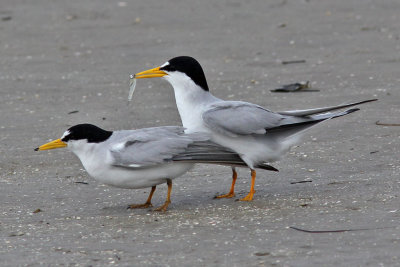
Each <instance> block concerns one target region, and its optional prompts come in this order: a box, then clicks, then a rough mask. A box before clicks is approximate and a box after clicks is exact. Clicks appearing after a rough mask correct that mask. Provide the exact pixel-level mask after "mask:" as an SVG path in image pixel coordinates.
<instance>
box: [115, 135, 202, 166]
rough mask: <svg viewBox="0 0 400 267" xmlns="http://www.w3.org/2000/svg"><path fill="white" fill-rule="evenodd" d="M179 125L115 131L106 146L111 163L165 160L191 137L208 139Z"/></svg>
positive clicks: (190, 141) (169, 159) (116, 164)
mask: <svg viewBox="0 0 400 267" xmlns="http://www.w3.org/2000/svg"><path fill="white" fill-rule="evenodd" d="M183 130H184V128H182V127H155V128H146V129H141V130H135V131H120V132H116V134H117V135H116V139H118V141H115V140H114V141H113V142H114V144H113V145H112V147H111V148H110V152H111V155H112V160H113V163H112V164H113V165H114V166H120V167H130V168H143V167H149V166H153V165H156V164H162V163H165V162H169V161H171V160H172V158H173V157H174V156H176V155H178V154H179V153H182V152H184V151H185V150H186V148H187V147H188V146H189V144H191V143H193V142H194V141H202V140H206V139H208V137H207V136H206V134H192V135H186V134H184V133H183Z"/></svg>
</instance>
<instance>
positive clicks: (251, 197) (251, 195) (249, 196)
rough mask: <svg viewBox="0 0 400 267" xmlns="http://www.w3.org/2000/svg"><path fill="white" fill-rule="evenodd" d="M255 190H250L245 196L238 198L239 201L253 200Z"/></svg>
mask: <svg viewBox="0 0 400 267" xmlns="http://www.w3.org/2000/svg"><path fill="white" fill-rule="evenodd" d="M255 192H256V191H250V193H249V194H248V195H247V196H245V197H244V198H242V199H240V201H252V200H253V195H254V193H255Z"/></svg>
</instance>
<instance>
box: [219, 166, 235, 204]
mask: <svg viewBox="0 0 400 267" xmlns="http://www.w3.org/2000/svg"><path fill="white" fill-rule="evenodd" d="M236 179H237V172H236V170H235V168H232V185H231V190H229V193H228V194H225V195H220V196H215V198H231V197H234V196H235V183H236Z"/></svg>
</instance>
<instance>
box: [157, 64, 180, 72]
mask: <svg viewBox="0 0 400 267" xmlns="http://www.w3.org/2000/svg"><path fill="white" fill-rule="evenodd" d="M160 70H165V71H176V68H175V67H174V66H171V65H167V66H165V67H163V68H161V69H160Z"/></svg>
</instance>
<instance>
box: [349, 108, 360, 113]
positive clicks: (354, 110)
mask: <svg viewBox="0 0 400 267" xmlns="http://www.w3.org/2000/svg"><path fill="white" fill-rule="evenodd" d="M359 110H360V109H359V108H352V109H349V110H346V114H350V113H353V112H356V111H359Z"/></svg>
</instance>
